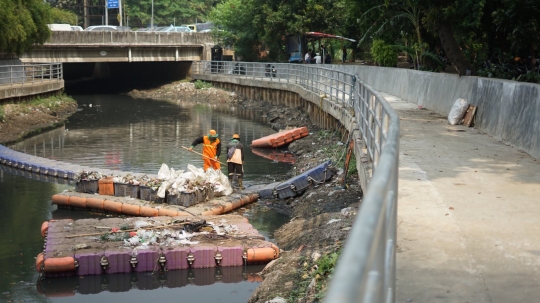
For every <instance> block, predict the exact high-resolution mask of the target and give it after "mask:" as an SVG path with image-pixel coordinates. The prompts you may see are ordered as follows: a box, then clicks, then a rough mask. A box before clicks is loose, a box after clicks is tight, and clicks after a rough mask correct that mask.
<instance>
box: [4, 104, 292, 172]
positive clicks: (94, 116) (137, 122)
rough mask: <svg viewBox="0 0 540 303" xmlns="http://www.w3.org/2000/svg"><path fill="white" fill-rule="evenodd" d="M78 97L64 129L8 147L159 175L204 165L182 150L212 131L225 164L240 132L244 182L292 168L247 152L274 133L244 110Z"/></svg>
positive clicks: (106, 167) (51, 156) (98, 165)
mask: <svg viewBox="0 0 540 303" xmlns="http://www.w3.org/2000/svg"><path fill="white" fill-rule="evenodd" d="M75 98H76V99H77V100H78V102H79V105H80V108H82V110H81V111H80V112H77V113H76V114H74V115H73V116H72V117H71V118H70V120H69V123H68V124H67V125H66V126H65V127H63V128H59V129H56V130H53V131H49V132H46V133H43V134H40V135H37V136H35V137H32V138H30V139H27V140H25V141H23V142H19V143H16V144H13V145H11V146H10V147H11V148H12V149H15V150H17V151H22V152H25V153H28V154H32V155H36V156H40V157H46V158H50V159H55V160H61V161H65V162H70V163H76V164H79V165H83V166H89V167H95V168H98V169H99V168H101V169H116V170H124V171H134V172H142V173H149V174H157V172H158V171H159V168H160V167H161V164H162V163H166V164H167V165H169V166H170V167H174V168H175V169H185V168H186V166H187V164H188V163H191V164H193V165H195V166H197V167H202V159H201V157H200V156H199V155H196V154H194V153H189V152H187V151H185V150H184V149H182V148H181V147H182V146H190V145H191V143H192V142H193V140H194V139H195V138H197V137H199V136H202V135H205V134H206V133H207V132H208V130H209V129H211V128H213V129H216V130H217V132H218V133H219V134H220V138H221V140H222V153H221V157H220V161H221V162H225V161H226V153H225V145H226V143H227V142H228V141H229V140H230V138H231V136H232V134H234V133H238V134H240V136H241V142H242V143H244V145H245V146H246V149H245V150H246V155H245V166H244V170H245V177H244V179H245V180H248V181H249V180H252V179H256V178H258V177H260V176H262V175H266V174H268V173H271V174H283V173H284V172H286V171H287V170H288V169H289V165H290V164H288V163H281V162H276V161H275V159H272V158H264V157H261V156H258V155H256V154H254V153H253V152H252V151H251V149H249V148H247V147H248V146H249V144H250V143H251V141H252V140H253V139H257V138H260V137H263V136H266V135H269V134H272V133H274V132H275V131H274V130H272V129H271V128H270V127H268V126H267V125H265V124H263V123H260V122H257V121H253V120H250V119H251V118H259V117H260V116H261V114H257V113H255V112H252V111H249V110H247V109H244V108H235V107H227V108H219V109H218V108H215V107H211V106H206V105H204V106H203V105H195V106H193V105H190V106H188V105H186V104H173V103H170V102H161V101H152V100H144V99H133V98H130V97H127V96H77V97H75ZM244 117H245V118H244ZM261 119H262V118H259V120H261ZM197 148H199V146H198V147H196V148H195V149H196V150H197ZM197 151H199V152H200V150H197ZM288 162H289V163H291V162H290V161H288Z"/></svg>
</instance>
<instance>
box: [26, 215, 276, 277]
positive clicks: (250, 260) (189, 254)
mask: <svg viewBox="0 0 540 303" xmlns="http://www.w3.org/2000/svg"><path fill="white" fill-rule="evenodd" d="M197 220H198V221H197ZM141 221H142V222H146V223H147V224H148V225H146V226H144V227H139V228H136V226H137V224H139V225H140V224H141V223H140V222H141ZM202 222H204V224H203V223H202ZM207 222H208V223H211V224H206V223H207ZM212 222H213V223H212ZM186 226H191V228H195V227H194V226H199V227H201V226H202V228H203V229H204V228H206V229H204V230H207V229H211V231H206V232H200V233H197V232H195V231H193V230H191V231H190V230H189V229H186ZM209 226H210V227H209ZM179 228H180V230H179ZM134 230H137V231H136V232H135V231H134ZM218 231H220V232H218ZM128 232H129V233H128ZM190 233H191V235H192V236H191V237H189V238H187V237H186V234H190ZM41 234H42V236H43V237H44V239H45V240H44V245H43V252H41V253H40V254H38V256H37V258H36V270H37V271H38V272H40V273H41V274H42V275H44V276H46V277H47V276H49V277H53V276H69V275H79V276H85V275H99V274H115V273H127V272H148V271H150V272H154V271H168V270H178V269H188V268H212V267H228V266H242V265H245V264H260V263H268V262H270V261H272V260H274V259H276V258H278V257H279V254H280V251H279V248H278V247H277V246H275V245H274V244H273V243H270V242H267V241H265V240H264V236H262V235H260V234H259V232H258V231H257V230H255V229H253V227H252V226H251V224H249V223H248V221H247V219H245V218H244V217H242V216H238V215H225V216H202V217H198V218H196V220H194V218H193V217H185V216H179V217H174V220H173V219H171V218H170V217H155V218H152V219H151V220H149V219H148V218H146V219H142V218H106V219H81V220H76V221H74V220H71V219H68V220H50V221H46V222H44V223H43V224H42V226H41ZM144 235H146V236H147V237H148V238H147V239H146V240H144V241H142V240H140V239H143V237H144ZM135 237H140V239H139V238H137V239H135ZM134 240H135V241H139V242H136V244H133V245H132V246H130V244H129V243H133V241H134ZM144 243H148V244H147V245H145V244H144Z"/></svg>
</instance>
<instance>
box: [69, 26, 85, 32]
mask: <svg viewBox="0 0 540 303" xmlns="http://www.w3.org/2000/svg"><path fill="white" fill-rule="evenodd" d="M71 30H72V31H82V30H83V28H82V27H80V26H78V25H72V26H71Z"/></svg>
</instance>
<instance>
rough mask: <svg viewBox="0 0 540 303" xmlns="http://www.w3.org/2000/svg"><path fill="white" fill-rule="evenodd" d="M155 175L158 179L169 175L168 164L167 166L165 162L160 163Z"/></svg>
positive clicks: (165, 178)
mask: <svg viewBox="0 0 540 303" xmlns="http://www.w3.org/2000/svg"><path fill="white" fill-rule="evenodd" d="M157 176H158V178H160V179H164V180H167V179H168V178H169V177H170V170H169V166H167V164H165V163H162V164H161V168H160V169H159V172H158V174H157Z"/></svg>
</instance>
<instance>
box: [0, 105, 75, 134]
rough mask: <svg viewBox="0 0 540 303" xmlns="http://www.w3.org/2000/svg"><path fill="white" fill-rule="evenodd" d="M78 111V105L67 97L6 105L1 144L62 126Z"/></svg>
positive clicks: (0, 109) (0, 122)
mask: <svg viewBox="0 0 540 303" xmlns="http://www.w3.org/2000/svg"><path fill="white" fill-rule="evenodd" d="M76 111H77V103H76V102H75V100H73V99H71V98H70V97H67V96H60V97H49V98H46V99H38V100H36V101H31V102H23V103H10V104H4V105H2V106H0V114H1V113H3V117H1V116H2V115H0V117H1V119H0V144H8V143H12V142H17V141H20V140H22V139H23V138H25V137H27V136H29V135H31V134H33V133H37V132H40V131H42V130H44V129H48V128H53V127H56V126H58V125H61V124H62V123H64V122H65V121H66V119H67V118H68V117H69V116H71V115H72V114H73V113H74V112H76Z"/></svg>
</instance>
